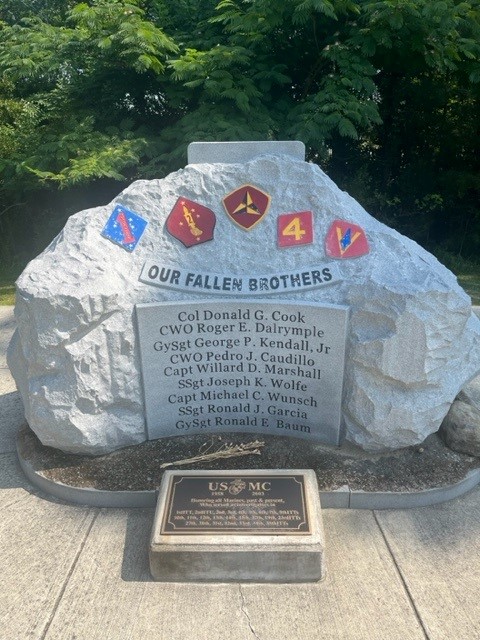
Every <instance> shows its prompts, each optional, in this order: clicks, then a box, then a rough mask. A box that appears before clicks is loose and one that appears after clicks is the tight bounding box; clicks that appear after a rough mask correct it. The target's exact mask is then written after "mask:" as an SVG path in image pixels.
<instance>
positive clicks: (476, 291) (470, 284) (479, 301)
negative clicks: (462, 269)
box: [457, 273, 480, 305]
mask: <svg viewBox="0 0 480 640" xmlns="http://www.w3.org/2000/svg"><path fill="white" fill-rule="evenodd" d="M457 278H458V283H459V284H460V286H461V287H463V288H464V289H465V291H466V292H467V293H468V295H469V296H470V297H471V299H472V304H474V305H480V274H477V273H475V274H472V273H468V274H460V275H457Z"/></svg>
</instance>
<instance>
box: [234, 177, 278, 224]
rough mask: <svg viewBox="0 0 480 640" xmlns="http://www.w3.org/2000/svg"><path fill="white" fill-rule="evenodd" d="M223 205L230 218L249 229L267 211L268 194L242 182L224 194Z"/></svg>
mask: <svg viewBox="0 0 480 640" xmlns="http://www.w3.org/2000/svg"><path fill="white" fill-rule="evenodd" d="M223 206H224V207H225V211H226V212H227V214H228V217H229V218H230V220H233V222H235V224H238V225H239V226H240V227H242V229H245V230H246V231H250V229H253V227H254V226H255V225H257V224H258V223H259V222H260V220H262V218H263V217H264V216H265V214H266V213H267V211H268V208H269V206H270V196H269V195H268V194H267V193H264V192H263V191H261V190H260V189H258V188H257V187H253V186H252V185H251V184H244V185H243V186H241V187H239V188H238V189H235V191H232V192H231V193H229V194H228V196H225V198H224V199H223Z"/></svg>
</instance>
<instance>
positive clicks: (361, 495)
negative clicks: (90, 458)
mask: <svg viewBox="0 0 480 640" xmlns="http://www.w3.org/2000/svg"><path fill="white" fill-rule="evenodd" d="M17 454H18V459H19V461H20V466H21V468H22V471H23V472H24V474H25V475H26V477H27V478H28V480H29V481H30V482H31V483H32V484H33V485H34V486H36V487H37V488H39V489H40V490H41V491H44V492H45V493H48V494H50V495H52V496H54V497H55V498H59V499H61V500H64V501H66V502H72V503H74V504H80V505H85V506H89V507H108V508H145V507H155V506H156V503H157V491H154V490H145V491H106V490H102V489H89V488H81V487H72V486H69V485H66V484H63V483H62V482H55V481H54V480H50V479H48V478H45V477H44V476H42V475H41V474H40V473H38V472H37V471H35V469H34V468H33V467H32V465H31V464H30V463H29V462H28V461H27V460H25V458H23V457H22V456H21V454H20V450H19V447H18V444H17ZM479 483H480V469H473V470H472V471H469V472H468V473H467V474H466V475H465V477H464V478H463V479H462V480H460V481H459V482H456V483H455V484H452V485H449V486H446V487H434V488H432V489H423V490H421V491H412V492H408V491H399V492H393V491H392V492H390V491H374V492H373V491H372V492H368V491H352V490H351V489H350V488H349V487H348V485H345V486H344V487H342V488H340V489H337V490H335V491H320V492H319V493H320V501H321V504H322V508H324V509H413V508H415V507H426V506H429V505H434V504H440V503H442V502H447V501H448V500H453V499H454V498H458V497H459V496H461V495H463V494H464V493H467V491H470V490H471V489H473V488H474V487H475V486H476V485H477V484H479Z"/></svg>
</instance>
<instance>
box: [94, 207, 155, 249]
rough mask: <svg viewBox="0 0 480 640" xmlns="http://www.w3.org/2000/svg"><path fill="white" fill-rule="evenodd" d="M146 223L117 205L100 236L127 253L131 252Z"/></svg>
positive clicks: (128, 210)
mask: <svg viewBox="0 0 480 640" xmlns="http://www.w3.org/2000/svg"><path fill="white" fill-rule="evenodd" d="M147 224H148V222H147V221H146V220H144V219H143V218H141V217H140V216H139V215H138V214H136V213H134V212H133V211H130V209H127V208H126V207H122V206H121V205H117V206H116V207H115V209H114V210H113V212H112V215H111V216H110V218H109V219H108V221H107V224H106V225H105V227H104V228H103V231H102V236H103V237H104V238H108V239H109V240H111V241H112V242H115V244H119V245H120V246H121V247H123V248H124V249H126V250H127V251H133V250H134V249H135V247H136V246H137V244H138V241H139V240H140V238H141V237H142V234H143V232H144V231H145V227H146V226H147Z"/></svg>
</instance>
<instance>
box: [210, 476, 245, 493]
mask: <svg viewBox="0 0 480 640" xmlns="http://www.w3.org/2000/svg"><path fill="white" fill-rule="evenodd" d="M208 488H209V490H210V491H213V492H214V493H215V494H217V492H219V491H222V492H223V491H228V493H229V494H230V495H232V496H238V494H239V493H242V491H244V490H245V489H246V488H247V483H246V482H245V481H244V480H242V479H241V478H235V480H232V481H231V482H209V483H208Z"/></svg>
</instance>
